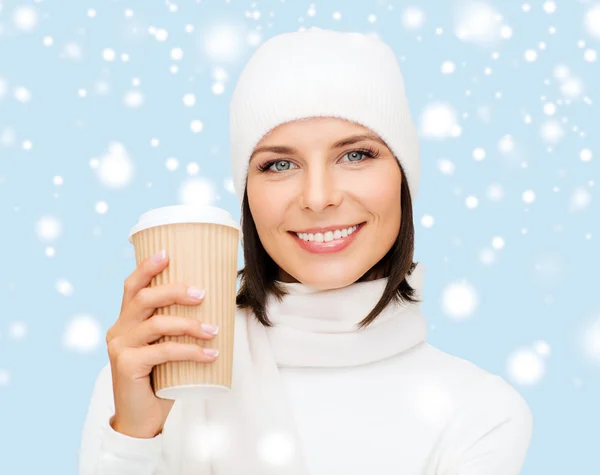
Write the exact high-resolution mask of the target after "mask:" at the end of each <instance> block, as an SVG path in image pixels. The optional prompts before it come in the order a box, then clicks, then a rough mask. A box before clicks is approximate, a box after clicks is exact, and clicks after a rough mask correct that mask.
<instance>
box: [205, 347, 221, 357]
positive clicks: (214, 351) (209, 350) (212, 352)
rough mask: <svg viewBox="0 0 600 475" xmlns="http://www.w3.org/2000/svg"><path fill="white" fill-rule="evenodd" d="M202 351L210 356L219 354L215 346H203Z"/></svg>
mask: <svg viewBox="0 0 600 475" xmlns="http://www.w3.org/2000/svg"><path fill="white" fill-rule="evenodd" d="M202 351H204V354H205V355H208V356H211V357H216V356H219V350H217V349H215V348H204V349H203V350H202Z"/></svg>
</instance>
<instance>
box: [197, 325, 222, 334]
mask: <svg viewBox="0 0 600 475" xmlns="http://www.w3.org/2000/svg"><path fill="white" fill-rule="evenodd" d="M200 326H201V327H202V330H204V331H206V332H208V333H212V334H213V335H216V334H217V333H219V326H218V325H211V324H209V323H203V324H202V325H200Z"/></svg>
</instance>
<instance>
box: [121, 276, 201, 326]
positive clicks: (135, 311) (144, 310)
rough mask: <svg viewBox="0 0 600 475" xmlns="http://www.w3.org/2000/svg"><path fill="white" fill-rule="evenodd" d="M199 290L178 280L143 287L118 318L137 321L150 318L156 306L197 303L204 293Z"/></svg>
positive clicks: (125, 320)
mask: <svg viewBox="0 0 600 475" xmlns="http://www.w3.org/2000/svg"><path fill="white" fill-rule="evenodd" d="M200 291H201V289H197V288H194V287H191V286H189V285H186V284H183V283H180V282H170V283H168V284H162V285H158V286H156V287H144V288H143V289H140V290H139V291H138V293H137V294H136V295H135V297H133V299H131V301H130V302H129V304H128V305H127V306H126V307H125V308H124V309H123V312H122V313H121V317H120V318H122V319H123V321H124V322H131V323H138V322H142V321H143V320H146V319H147V318H150V317H151V316H152V315H153V314H154V312H155V311H156V309H157V308H161V307H168V306H169V305H173V304H180V305H198V304H200V303H202V302H203V300H204V295H203V294H202V295H198V293H197V292H200Z"/></svg>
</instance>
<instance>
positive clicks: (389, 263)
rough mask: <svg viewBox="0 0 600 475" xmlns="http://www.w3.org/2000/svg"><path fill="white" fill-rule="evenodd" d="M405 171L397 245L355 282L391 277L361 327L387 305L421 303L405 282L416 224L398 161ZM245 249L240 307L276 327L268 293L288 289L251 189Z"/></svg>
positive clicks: (244, 217)
mask: <svg viewBox="0 0 600 475" xmlns="http://www.w3.org/2000/svg"><path fill="white" fill-rule="evenodd" d="M397 163H398V165H399V166H400V170H401V172H402V184H401V190H400V199H401V204H400V206H401V210H402V218H401V222H400V231H399V232H398V236H397V237H396V240H395V241H394V244H393V245H392V247H391V248H390V250H389V251H388V252H387V254H386V255H385V256H384V257H383V258H381V260H380V261H379V262H377V263H376V264H375V265H374V266H373V267H371V268H370V269H369V270H368V271H367V272H365V274H364V275H363V276H362V277H360V278H359V279H358V280H357V281H356V282H365V281H369V280H374V279H379V278H383V277H388V281H387V285H386V287H385V289H384V291H383V294H382V295H381V299H379V302H377V305H375V307H374V308H373V310H371V312H370V313H369V314H368V315H367V316H366V317H365V318H364V319H363V320H362V321H361V322H360V323H359V324H358V325H359V328H363V327H366V326H367V325H369V324H370V323H371V322H372V321H373V320H375V318H377V316H378V315H379V314H380V313H381V312H382V311H383V309H385V308H386V307H387V306H388V304H389V303H390V302H391V301H392V300H394V301H395V302H398V303H402V302H406V301H408V302H413V303H415V302H420V300H419V299H417V298H416V297H415V296H414V293H415V290H414V289H413V288H412V287H411V286H410V285H409V284H408V282H407V281H406V276H408V275H410V274H411V273H412V271H413V270H414V268H415V266H416V265H417V263H416V262H413V256H414V239H415V228H414V224H413V210H412V200H411V196H410V189H409V188H408V182H407V181H406V180H405V179H404V176H405V175H404V170H403V169H402V165H400V163H399V162H397ZM241 215H242V219H241V221H242V223H241V225H242V247H243V250H244V262H245V267H243V268H242V269H240V270H238V273H237V276H238V277H241V282H240V288H239V290H238V293H237V296H236V304H237V306H238V308H242V309H250V311H251V312H252V313H254V315H255V316H256V318H257V319H258V321H259V322H260V323H262V324H263V325H265V326H269V327H271V326H273V324H272V322H271V321H270V320H269V319H268V317H267V314H266V301H267V297H268V295H269V294H272V295H274V296H275V297H276V298H277V299H278V300H281V298H282V297H283V296H284V295H286V294H287V292H286V291H285V289H283V288H282V287H281V286H278V285H277V283H276V282H275V281H276V280H278V270H279V267H278V266H277V264H276V263H275V261H273V259H271V257H270V256H269V254H267V251H266V250H265V248H264V247H263V245H262V243H261V242H260V238H259V236H258V232H257V231H256V225H255V223H254V219H253V218H252V213H251V212H250V206H249V203H248V189H247V187H246V190H245V191H244V199H243V202H242V211H241Z"/></svg>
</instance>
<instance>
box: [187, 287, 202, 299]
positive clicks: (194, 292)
mask: <svg viewBox="0 0 600 475" xmlns="http://www.w3.org/2000/svg"><path fill="white" fill-rule="evenodd" d="M187 294H188V295H189V296H190V297H191V298H193V299H196V300H200V299H201V298H202V297H204V290H202V289H198V288H196V287H189V288H188V290H187Z"/></svg>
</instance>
